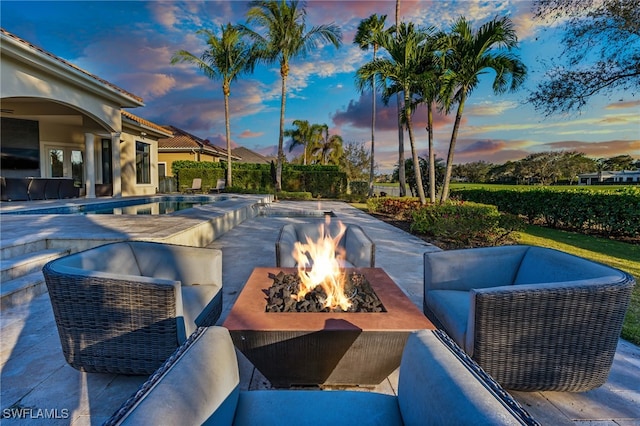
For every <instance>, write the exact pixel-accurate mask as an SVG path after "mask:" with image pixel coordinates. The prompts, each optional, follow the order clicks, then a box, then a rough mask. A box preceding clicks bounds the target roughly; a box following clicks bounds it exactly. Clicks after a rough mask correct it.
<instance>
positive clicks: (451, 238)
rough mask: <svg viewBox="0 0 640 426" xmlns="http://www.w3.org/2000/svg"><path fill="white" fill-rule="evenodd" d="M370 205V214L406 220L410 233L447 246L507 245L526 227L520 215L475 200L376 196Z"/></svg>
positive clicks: (370, 201) (368, 206) (371, 199)
mask: <svg viewBox="0 0 640 426" xmlns="http://www.w3.org/2000/svg"><path fill="white" fill-rule="evenodd" d="M367 208H368V209H369V212H371V213H378V214H383V215H387V216H392V217H394V218H397V219H400V220H406V221H408V222H409V223H410V230H411V232H413V233H416V234H422V235H425V236H427V237H431V238H433V239H434V240H437V241H439V242H445V243H446V245H447V247H448V248H463V247H472V246H473V247H478V246H493V245H499V244H504V243H508V242H510V239H511V237H512V235H513V232H516V231H521V230H523V229H524V222H523V221H522V220H521V219H520V218H519V217H518V216H516V215H513V214H508V213H501V212H499V211H498V209H497V207H496V206H492V205H486V204H478V203H472V202H461V201H456V200H451V201H448V202H446V203H444V204H427V205H424V206H423V205H421V204H420V201H419V200H418V199H417V198H408V197H375V198H369V199H368V200H367Z"/></svg>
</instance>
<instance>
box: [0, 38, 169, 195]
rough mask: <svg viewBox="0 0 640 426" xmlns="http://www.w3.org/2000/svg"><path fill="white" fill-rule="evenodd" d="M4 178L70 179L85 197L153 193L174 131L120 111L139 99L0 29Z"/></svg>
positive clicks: (138, 103) (134, 105) (138, 104)
mask: <svg viewBox="0 0 640 426" xmlns="http://www.w3.org/2000/svg"><path fill="white" fill-rule="evenodd" d="M0 78H1V80H0V100H1V102H2V108H1V111H0V120H1V123H0V124H1V128H2V135H1V138H2V139H1V144H0V150H1V154H2V155H1V158H2V159H1V163H0V167H1V170H2V176H3V177H17V178H21V177H70V178H73V179H74V181H75V184H76V186H78V187H80V194H81V195H84V196H86V197H87V198H94V197H95V196H96V194H98V195H109V194H111V195H113V196H114V197H121V196H128V195H147V194H154V193H155V192H156V191H157V187H158V145H157V141H158V139H161V138H167V137H170V136H172V133H171V131H169V130H167V129H165V128H162V127H160V126H158V125H155V124H153V123H151V122H149V121H147V120H144V119H142V118H140V117H137V116H135V115H133V114H131V113H130V112H128V111H125V110H124V108H139V107H142V106H144V103H143V100H142V99H141V98H140V97H138V96H136V95H134V94H132V93H130V92H128V91H126V90H124V89H122V88H120V87H118V86H115V85H114V84H111V83H109V82H108V81H106V80H104V79H102V78H100V77H98V76H96V75H94V74H91V73H89V72H87V71H85V70H83V69H81V68H78V67H77V66H75V65H73V64H71V63H70V62H68V61H65V60H64V59H61V58H59V57H57V56H55V55H53V54H51V53H49V52H47V51H45V50H43V49H41V48H39V47H37V46H35V45H33V44H31V43H29V42H28V41H26V40H23V39H21V38H20V37H18V36H16V35H14V34H11V33H9V32H8V31H5V30H4V29H0Z"/></svg>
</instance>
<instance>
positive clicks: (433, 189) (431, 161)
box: [427, 102, 436, 203]
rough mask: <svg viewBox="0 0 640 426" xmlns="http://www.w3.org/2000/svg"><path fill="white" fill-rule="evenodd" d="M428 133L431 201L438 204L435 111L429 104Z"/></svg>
mask: <svg viewBox="0 0 640 426" xmlns="http://www.w3.org/2000/svg"><path fill="white" fill-rule="evenodd" d="M427 131H428V133H429V201H431V203H435V202H436V154H435V152H433V110H432V108H431V102H429V103H428V104H427Z"/></svg>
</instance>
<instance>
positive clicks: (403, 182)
mask: <svg viewBox="0 0 640 426" xmlns="http://www.w3.org/2000/svg"><path fill="white" fill-rule="evenodd" d="M399 26H400V0H396V30H397V29H398V27H399ZM396 37H397V33H396ZM396 102H397V108H398V180H399V181H400V196H401V197H404V196H406V195H407V178H406V173H405V169H404V128H403V127H402V119H401V118H400V117H401V116H400V113H401V112H402V97H401V95H400V93H398V94H397V96H396Z"/></svg>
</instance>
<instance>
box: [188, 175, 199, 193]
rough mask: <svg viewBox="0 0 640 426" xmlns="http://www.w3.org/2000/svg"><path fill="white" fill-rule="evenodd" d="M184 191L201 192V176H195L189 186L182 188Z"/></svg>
mask: <svg viewBox="0 0 640 426" xmlns="http://www.w3.org/2000/svg"><path fill="white" fill-rule="evenodd" d="M184 192H186V193H188V194H195V193H196V192H202V179H201V178H195V179H194V180H193V181H192V182H191V188H186V189H185V190H184Z"/></svg>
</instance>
